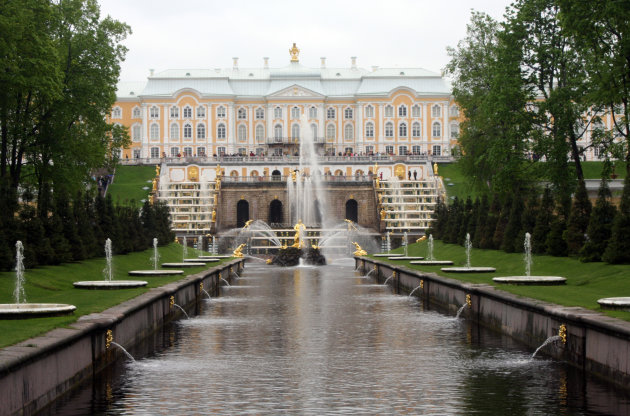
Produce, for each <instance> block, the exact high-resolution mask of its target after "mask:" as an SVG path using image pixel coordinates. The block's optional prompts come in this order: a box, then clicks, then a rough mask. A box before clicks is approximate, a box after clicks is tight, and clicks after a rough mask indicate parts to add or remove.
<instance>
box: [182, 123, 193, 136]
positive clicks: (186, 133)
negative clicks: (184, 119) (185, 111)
mask: <svg viewBox="0 0 630 416" xmlns="http://www.w3.org/2000/svg"><path fill="white" fill-rule="evenodd" d="M184 139H192V125H191V124H190V123H186V124H184Z"/></svg>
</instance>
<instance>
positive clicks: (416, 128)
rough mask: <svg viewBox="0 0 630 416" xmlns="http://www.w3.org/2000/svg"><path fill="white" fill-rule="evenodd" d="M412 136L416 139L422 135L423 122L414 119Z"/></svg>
mask: <svg viewBox="0 0 630 416" xmlns="http://www.w3.org/2000/svg"><path fill="white" fill-rule="evenodd" d="M411 137H413V138H414V139H419V138H420V137H422V124H420V122H419V121H414V122H413V123H412V124H411Z"/></svg>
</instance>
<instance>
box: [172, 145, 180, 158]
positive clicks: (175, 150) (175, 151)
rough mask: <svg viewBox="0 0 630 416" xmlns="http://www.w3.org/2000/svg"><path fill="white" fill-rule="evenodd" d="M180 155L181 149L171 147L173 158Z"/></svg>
mask: <svg viewBox="0 0 630 416" xmlns="http://www.w3.org/2000/svg"><path fill="white" fill-rule="evenodd" d="M178 153H179V147H177V146H174V147H171V157H177V154H178Z"/></svg>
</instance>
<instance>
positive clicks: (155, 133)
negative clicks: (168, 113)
mask: <svg viewBox="0 0 630 416" xmlns="http://www.w3.org/2000/svg"><path fill="white" fill-rule="evenodd" d="M149 137H150V138H151V140H160V126H159V125H158V124H157V123H152V124H151V127H150V128H149Z"/></svg>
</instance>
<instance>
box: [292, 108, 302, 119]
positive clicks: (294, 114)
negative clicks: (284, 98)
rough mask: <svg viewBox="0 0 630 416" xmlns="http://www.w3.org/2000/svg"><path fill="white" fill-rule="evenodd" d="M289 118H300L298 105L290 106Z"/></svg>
mask: <svg viewBox="0 0 630 416" xmlns="http://www.w3.org/2000/svg"><path fill="white" fill-rule="evenodd" d="M291 118H300V108H299V107H293V108H291Z"/></svg>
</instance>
